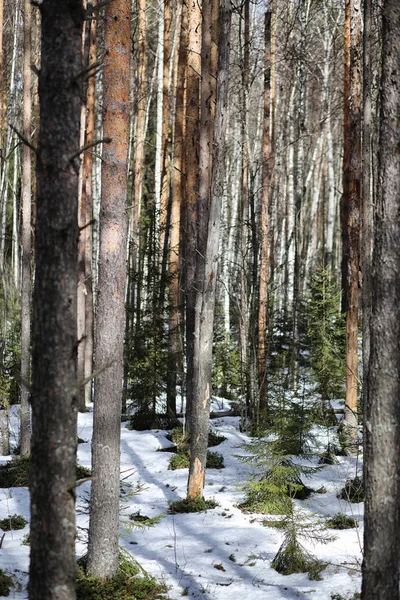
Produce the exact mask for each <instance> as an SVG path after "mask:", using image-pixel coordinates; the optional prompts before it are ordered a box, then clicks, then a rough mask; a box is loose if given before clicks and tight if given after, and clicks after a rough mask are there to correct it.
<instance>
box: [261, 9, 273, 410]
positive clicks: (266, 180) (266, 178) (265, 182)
mask: <svg viewBox="0 0 400 600" xmlns="http://www.w3.org/2000/svg"><path fill="white" fill-rule="evenodd" d="M264 37H265V58H264V61H265V63H264V69H265V73H264V122H263V145H262V160H263V164H262V196H261V240H260V246H261V258H260V267H259V273H260V275H259V296H258V383H259V394H260V400H259V409H260V412H265V410H266V408H267V371H266V366H267V362H266V329H267V303H268V296H267V283H268V245H269V239H268V214H269V199H270V196H271V192H272V190H271V179H272V169H273V155H272V148H271V136H270V130H271V11H267V12H266V13H265V33H264Z"/></svg>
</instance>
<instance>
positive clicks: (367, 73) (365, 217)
mask: <svg viewBox="0 0 400 600" xmlns="http://www.w3.org/2000/svg"><path fill="white" fill-rule="evenodd" d="M371 13H372V0H364V35H363V144H362V258H361V271H362V344H363V346H362V348H363V350H362V353H363V385H362V391H363V398H364V399H365V398H367V386H368V368H369V349H370V320H371V310H372V289H371V258H372V232H373V226H372V224H373V210H372V206H373V197H371V181H372V176H371V170H372V160H371V144H372V126H373V124H372V96H371V84H372V71H371V37H372V14H371Z"/></svg>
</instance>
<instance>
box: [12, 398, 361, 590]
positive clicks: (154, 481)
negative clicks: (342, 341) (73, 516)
mask: <svg viewBox="0 0 400 600" xmlns="http://www.w3.org/2000/svg"><path fill="white" fill-rule="evenodd" d="M13 408H14V410H13V418H12V420H11V422H12V425H13V431H14V438H15V432H16V431H17V424H16V407H13ZM216 408H218V407H216V406H214V407H213V410H215V409H216ZM225 408H226V406H225ZM92 416H93V415H92V413H91V412H88V413H85V414H80V415H79V423H78V435H79V437H80V438H82V439H84V440H86V442H85V443H81V444H79V446H78V461H79V463H80V464H81V465H84V466H87V467H90V440H91V436H92ZM239 422H240V419H239V417H222V418H218V419H213V421H212V427H213V430H215V431H216V432H220V433H222V434H223V435H224V436H225V437H226V438H227V439H226V440H225V441H224V442H223V443H222V444H220V445H219V446H218V447H217V448H215V449H213V450H216V451H217V452H219V453H221V454H222V455H223V456H224V460H225V469H221V470H215V469H209V470H208V471H207V475H206V486H205V491H204V496H205V498H206V499H209V498H213V499H215V500H216V501H217V502H218V504H219V506H218V507H217V508H215V509H213V510H209V511H207V512H203V513H197V514H176V515H168V514H167V513H168V506H169V502H171V501H174V500H178V499H182V498H184V497H185V495H186V485H187V474H188V470H187V469H181V470H176V471H169V470H168V463H169V460H170V458H171V456H172V454H170V453H168V452H158V450H159V449H160V448H166V447H168V446H170V445H171V444H170V442H169V441H168V440H167V439H166V435H167V432H165V431H129V430H128V429H127V427H126V425H127V423H122V424H121V479H123V482H124V492H125V493H124V494H123V495H122V498H121V532H120V533H121V537H120V540H121V546H123V547H124V548H126V549H127V550H128V551H129V552H130V553H132V555H133V556H134V557H135V558H136V559H137V560H138V561H139V563H140V564H141V565H142V567H144V569H146V570H147V571H148V572H149V573H150V574H152V575H154V576H156V577H158V578H160V579H161V580H162V581H164V582H165V583H166V585H167V586H168V598H170V599H171V600H177V599H178V598H180V597H182V594H183V593H184V594H186V593H187V595H188V597H190V598H201V599H204V600H214V599H215V600H245V599H251V600H279V599H281V598H282V599H285V600H291V599H295V598H296V599H299V598H300V599H306V598H314V599H315V600H330V599H331V596H332V594H341V595H342V596H343V598H348V597H351V596H352V595H353V594H354V593H355V592H356V591H359V589H360V585H361V560H362V550H361V547H362V537H363V508H364V505H363V503H360V504H349V503H348V502H346V501H344V500H342V499H339V498H338V497H337V494H338V492H339V491H340V490H341V488H342V487H343V485H344V483H345V481H346V479H348V478H351V477H354V476H355V475H356V474H357V473H358V474H360V473H361V469H362V465H361V463H360V459H358V461H357V459H356V458H353V457H338V460H339V463H338V464H337V465H330V466H326V467H324V468H323V469H321V470H320V471H319V472H318V473H316V474H315V475H313V476H312V477H311V478H310V479H307V485H309V486H310V487H312V488H313V489H318V488H320V487H324V488H325V489H326V493H325V494H312V496H311V497H310V498H309V499H308V500H307V501H304V502H302V501H296V504H297V505H298V506H299V507H300V506H301V507H302V508H304V509H305V510H307V511H309V512H310V513H315V514H316V515H318V516H320V517H323V518H325V517H328V516H333V515H334V514H336V513H338V512H342V513H346V514H347V515H349V516H352V517H353V518H355V519H356V521H357V522H358V525H359V527H358V528H357V529H348V530H344V531H332V530H329V531H330V532H331V533H334V534H336V536H337V537H336V539H335V540H334V541H332V542H330V543H328V544H326V545H322V544H319V545H315V546H312V545H310V544H308V543H306V542H304V544H303V545H304V546H305V547H306V548H307V549H308V550H310V551H311V552H312V553H313V554H314V555H315V556H316V557H317V558H320V559H322V560H323V561H324V562H327V563H329V566H328V567H327V568H326V569H325V570H324V571H323V572H322V577H323V579H322V581H311V580H310V579H309V578H308V575H307V574H306V573H305V574H293V575H289V576H284V575H280V574H279V573H277V572H276V571H275V570H274V569H272V568H271V561H272V559H273V558H274V556H275V554H276V552H277V551H278V549H279V546H280V544H281V542H282V539H283V534H282V531H280V530H277V529H273V528H267V527H264V526H263V524H262V521H263V520H264V516H263V515H256V514H245V513H242V512H241V511H240V510H239V509H238V508H236V506H235V505H236V504H237V503H238V502H240V501H241V500H242V499H243V493H242V492H241V491H240V489H239V488H240V484H241V483H243V482H244V481H245V480H246V477H247V472H248V468H249V467H247V466H246V465H243V464H242V463H241V462H240V461H239V460H238V458H237V455H238V454H241V453H243V450H242V449H241V447H240V445H241V444H242V443H243V442H246V441H249V438H248V436H247V435H246V434H245V433H242V432H241V431H240V429H239ZM320 441H321V443H322V442H323V439H322V440H320ZM9 459H10V457H1V462H5V461H6V460H9ZM137 490H139V491H137ZM89 491H90V482H84V483H83V484H82V485H80V486H79V487H78V499H77V526H78V540H77V556H81V555H82V554H83V553H85V551H86V545H85V543H86V536H87V527H88V519H89V517H88V494H89ZM138 511H139V512H140V514H141V515H146V516H148V517H156V516H160V519H159V520H158V521H157V522H156V523H155V525H154V526H153V527H151V528H144V529H143V528H137V527H135V528H132V522H130V521H129V515H130V514H132V513H137V512H138ZM15 513H16V514H18V515H23V516H25V517H26V518H27V519H29V492H28V490H27V489H25V488H12V489H1V490H0V519H3V518H5V517H7V516H8V515H13V514H15ZM127 523H129V526H128V525H127ZM28 531H29V526H26V527H25V528H24V529H22V530H20V531H13V532H7V533H6V534H5V537H4V540H3V544H2V547H1V549H0V568H1V569H4V570H6V571H9V572H10V573H11V574H13V575H14V576H15V578H16V579H17V581H18V582H19V583H20V586H21V587H20V589H17V590H12V591H11V593H10V596H9V597H10V598H15V599H19V600H25V599H26V598H27V597H28V596H27V591H26V586H27V572H28V568H29V547H28V546H25V545H22V540H23V537H24V536H25V535H26V534H27V533H28ZM0 534H1V531H0Z"/></svg>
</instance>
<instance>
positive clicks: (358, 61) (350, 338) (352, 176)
mask: <svg viewBox="0 0 400 600" xmlns="http://www.w3.org/2000/svg"><path fill="white" fill-rule="evenodd" d="M361 74H362V13H361V0H350V95H349V98H348V102H349V126H350V129H349V130H348V131H346V132H345V136H349V140H348V143H349V144H350V157H349V158H350V163H349V173H348V178H349V179H348V186H349V187H348V194H349V195H348V197H347V198H344V200H343V202H344V203H346V204H347V219H348V220H347V234H348V246H347V257H346V270H347V281H346V399H345V415H344V421H343V426H344V434H345V438H346V442H345V444H346V446H347V452H350V453H353V452H356V451H357V422H358V418H357V396H358V284H359V266H360V212H361V116H362V79H361V77H362V75H361Z"/></svg>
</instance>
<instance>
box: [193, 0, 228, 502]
mask: <svg viewBox="0 0 400 600" xmlns="http://www.w3.org/2000/svg"><path fill="white" fill-rule="evenodd" d="M218 6H219V27H220V36H219V46H218V50H219V56H218V77H217V88H216V95H217V99H216V113H215V130H214V131H213V132H212V131H210V134H209V135H210V139H209V144H210V145H209V147H208V151H209V152H210V151H211V141H212V138H213V136H214V144H213V151H212V172H210V171H209V170H208V172H207V171H206V172H207V176H208V177H209V178H210V179H211V181H210V188H211V189H210V192H211V193H210V209H209V214H208V218H207V222H208V225H207V240H206V248H205V255H204V270H203V272H202V278H203V280H202V281H201V282H199V283H200V286H201V287H200V289H199V290H198V292H197V302H196V309H198V310H199V312H200V314H199V323H200V327H199V331H198V335H199V336H200V342H199V349H200V355H199V362H198V373H197V378H196V385H197V389H196V404H195V406H193V409H192V411H193V412H192V416H193V426H192V428H191V440H190V467H189V480H188V498H191V499H194V498H199V497H202V495H203V488H204V478H205V466H206V456H207V441H208V424H209V413H210V397H211V365H212V346H213V337H214V336H213V328H214V308H215V292H216V283H217V273H218V260H219V237H220V221H221V209H222V204H223V195H224V184H225V164H226V163H225V154H226V141H225V140H226V138H225V136H226V127H227V114H228V90H229V76H228V75H229V44H230V21H231V5H230V1H229V0H223V1H222V2H221V3H220V2H219V1H218V0H214V2H212V3H211V6H210V7H208V11H207V10H204V7H203V66H204V71H202V76H203V77H204V78H205V79H208V82H206V86H205V87H206V88H207V87H208V88H209V91H210V93H211V94H212V93H213V85H214V83H213V82H214V81H215V76H216V73H215V72H214V66H216V65H214V61H215V58H216V56H215V50H216V45H217V44H218V37H217V27H218V25H217V24H218ZM207 13H209V14H207ZM210 34H211V36H210ZM213 36H215V37H214V39H213ZM209 37H211V40H209ZM208 53H210V58H209V61H207V62H208V66H207V67H206V64H205V63H206V56H207V54H208ZM204 55H205V56H204ZM207 69H208V70H207ZM205 91H206V89H204V88H203V90H202V92H203V94H204V92H205ZM208 98H209V101H210V102H211V100H212V101H214V99H215V97H214V96H213V95H212V96H211V97H209V96H206V99H208ZM202 100H203V101H204V96H203V95H202ZM202 106H203V102H202ZM207 108H208V110H207V115H208V118H212V113H213V108H212V107H211V106H207ZM208 125H209V128H210V129H214V127H213V128H212V126H211V124H208ZM203 141H205V140H204V136H203ZM204 150H205V148H204ZM210 166H211V165H210V164H209V167H210ZM203 174H204V173H203Z"/></svg>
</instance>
